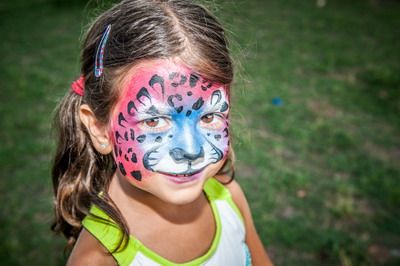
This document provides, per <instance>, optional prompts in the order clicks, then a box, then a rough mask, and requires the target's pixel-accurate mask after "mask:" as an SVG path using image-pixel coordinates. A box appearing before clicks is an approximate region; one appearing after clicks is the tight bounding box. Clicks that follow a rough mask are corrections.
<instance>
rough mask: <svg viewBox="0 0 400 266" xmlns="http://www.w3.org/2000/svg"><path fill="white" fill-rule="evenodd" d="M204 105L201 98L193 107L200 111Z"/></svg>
mask: <svg viewBox="0 0 400 266" xmlns="http://www.w3.org/2000/svg"><path fill="white" fill-rule="evenodd" d="M203 104H204V101H203V98H202V97H200V98H199V99H198V100H197V101H196V102H195V103H194V104H193V106H192V108H193V109H194V110H199V109H200V108H201V107H202V106H203Z"/></svg>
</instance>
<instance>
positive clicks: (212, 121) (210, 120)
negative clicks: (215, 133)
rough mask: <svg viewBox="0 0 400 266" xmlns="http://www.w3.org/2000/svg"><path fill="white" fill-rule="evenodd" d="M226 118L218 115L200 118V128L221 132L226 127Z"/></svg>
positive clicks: (207, 115)
mask: <svg viewBox="0 0 400 266" xmlns="http://www.w3.org/2000/svg"><path fill="white" fill-rule="evenodd" d="M224 121H225V118H224V117H223V116H222V115H218V114H206V115H203V116H202V117H201V118H200V126H201V127H203V128H207V129H211V130H220V129H222V128H223V127H224Z"/></svg>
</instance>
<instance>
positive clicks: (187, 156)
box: [169, 147, 204, 163]
mask: <svg viewBox="0 0 400 266" xmlns="http://www.w3.org/2000/svg"><path fill="white" fill-rule="evenodd" d="M169 155H170V156H171V157H172V158H173V159H174V160H175V162H177V163H181V162H193V161H195V160H197V159H199V158H203V157H204V149H203V147H200V150H199V152H197V153H189V152H187V151H185V150H184V149H181V148H174V149H172V150H170V152H169Z"/></svg>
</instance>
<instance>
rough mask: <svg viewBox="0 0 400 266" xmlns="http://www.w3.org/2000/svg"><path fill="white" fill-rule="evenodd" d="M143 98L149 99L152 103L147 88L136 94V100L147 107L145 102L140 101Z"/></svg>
mask: <svg viewBox="0 0 400 266" xmlns="http://www.w3.org/2000/svg"><path fill="white" fill-rule="evenodd" d="M142 97H146V98H148V99H149V100H150V101H151V96H150V94H149V91H148V90H147V89H146V88H145V87H142V88H141V89H140V91H139V92H138V94H136V99H137V100H138V101H139V102H140V103H141V104H143V105H145V104H144V102H142V100H140V98H142Z"/></svg>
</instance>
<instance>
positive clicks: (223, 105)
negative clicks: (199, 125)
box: [219, 102, 228, 112]
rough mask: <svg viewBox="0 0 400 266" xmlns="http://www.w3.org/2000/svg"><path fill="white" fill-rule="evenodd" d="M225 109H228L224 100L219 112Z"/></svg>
mask: <svg viewBox="0 0 400 266" xmlns="http://www.w3.org/2000/svg"><path fill="white" fill-rule="evenodd" d="M226 110H228V103H227V102H224V103H223V104H222V107H221V110H219V111H220V112H225V111H226Z"/></svg>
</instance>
